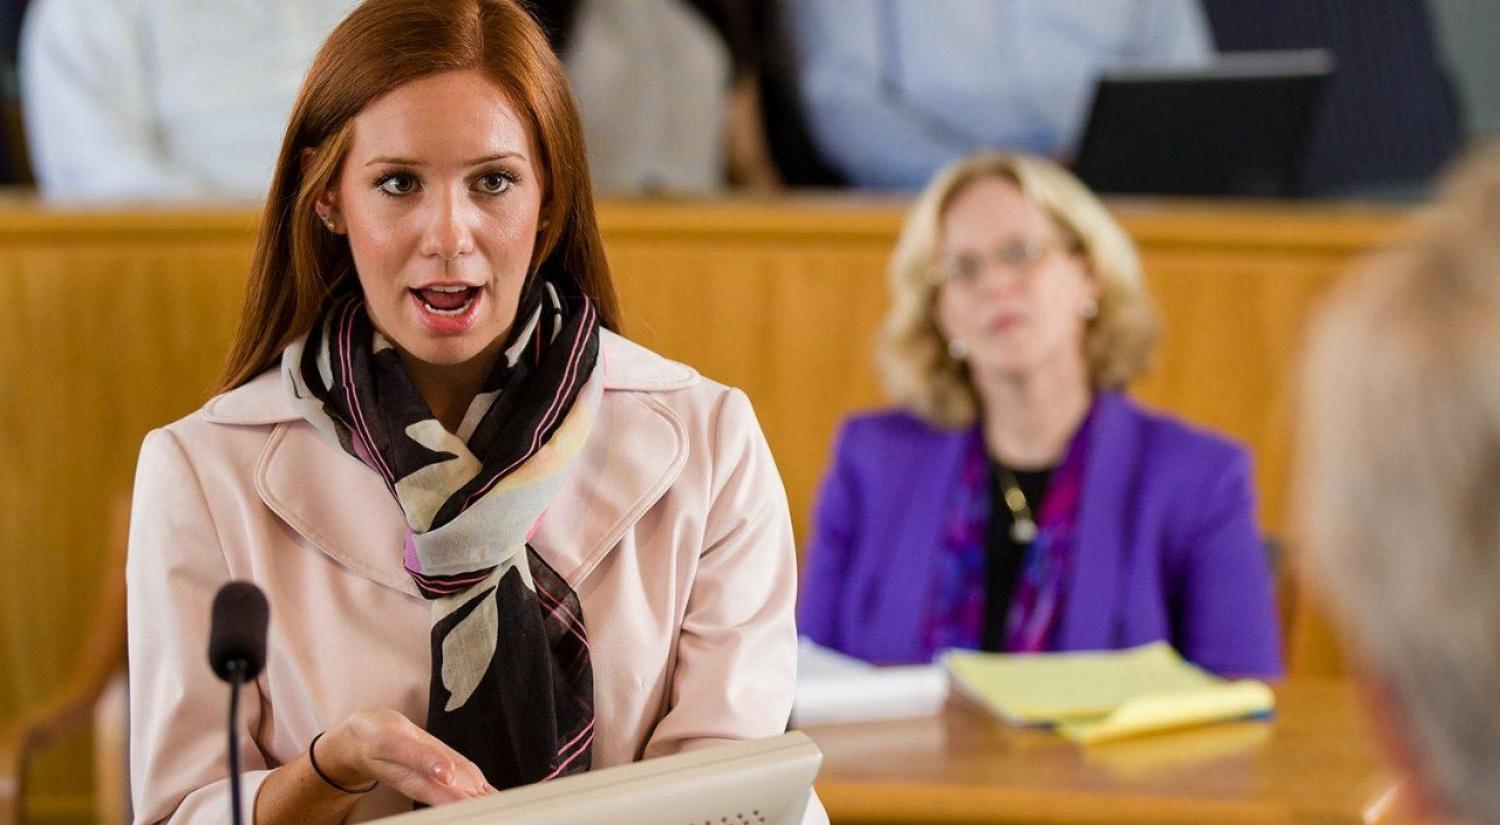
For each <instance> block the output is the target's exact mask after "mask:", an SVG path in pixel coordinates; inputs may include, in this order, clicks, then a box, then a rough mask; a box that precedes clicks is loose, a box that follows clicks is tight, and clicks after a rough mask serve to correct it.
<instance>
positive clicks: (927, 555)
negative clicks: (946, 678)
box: [874, 426, 979, 661]
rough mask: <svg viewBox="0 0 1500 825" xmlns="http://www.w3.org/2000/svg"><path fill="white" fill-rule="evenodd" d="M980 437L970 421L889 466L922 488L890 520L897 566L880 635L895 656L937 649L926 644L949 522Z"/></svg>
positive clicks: (907, 657)
mask: <svg viewBox="0 0 1500 825" xmlns="http://www.w3.org/2000/svg"><path fill="white" fill-rule="evenodd" d="M978 438H979V428H978V427H977V426H975V427H970V428H968V429H965V430H961V431H957V432H953V433H943V435H942V438H941V440H939V441H938V442H937V443H936V444H932V445H928V446H930V447H931V449H930V451H926V450H924V453H925V454H913V455H907V456H899V457H898V456H893V457H892V458H893V459H895V460H894V461H893V462H892V463H891V465H890V466H889V468H888V471H889V472H890V473H891V474H892V476H893V477H894V476H905V477H906V480H905V481H904V482H903V484H902V485H901V486H902V488H903V489H907V490H917V491H922V493H920V494H918V495H916V496H914V497H912V499H911V500H910V501H904V502H902V501H897V502H893V504H894V505H895V508H896V509H895V511H894V512H892V513H891V521H890V522H888V523H889V524H891V526H892V530H891V535H890V540H891V541H893V542H894V547H895V552H894V553H893V554H892V556H891V562H892V564H893V565H894V568H893V569H892V570H890V571H887V573H886V575H885V576H884V577H883V578H884V582H885V586H886V592H885V593H884V594H883V598H882V599H881V602H882V609H881V610H880V611H879V613H878V614H877V615H878V617H879V620H880V621H879V624H880V625H881V626H880V627H879V628H878V629H876V633H875V634H874V635H875V636H876V637H877V638H879V639H883V640H886V643H885V644H883V645H881V646H882V647H885V648H886V649H887V650H889V651H890V652H891V654H892V660H893V661H897V660H899V661H915V660H918V659H921V658H925V657H926V656H928V655H930V654H931V653H932V652H933V651H928V650H924V649H923V644H924V642H923V636H924V634H925V630H926V628H927V617H928V616H929V615H930V611H931V610H932V609H933V604H932V599H933V587H934V585H935V581H934V580H935V576H936V575H937V571H938V564H937V556H938V554H939V553H942V552H943V549H944V548H943V530H944V526H945V524H944V522H945V520H946V516H947V513H948V504H949V502H950V501H952V500H953V496H954V494H955V488H956V487H957V485H958V480H959V469H960V465H961V463H962V461H963V457H964V455H965V454H966V452H967V450H968V449H970V448H971V447H972V445H973V444H974V442H975V441H976V440H977V439H978Z"/></svg>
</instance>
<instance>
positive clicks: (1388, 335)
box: [1297, 146, 1500, 822]
mask: <svg viewBox="0 0 1500 825" xmlns="http://www.w3.org/2000/svg"><path fill="white" fill-rule="evenodd" d="M1301 389H1302V394H1301V403H1302V408H1301V419H1300V432H1299V442H1300V443H1299V445H1298V446H1299V449H1298V461H1299V470H1300V472H1299V473H1298V477H1297V482H1298V484H1299V488H1300V489H1299V495H1298V501H1299V505H1298V506H1299V513H1298V524H1299V528H1300V533H1301V542H1302V544H1303V545H1304V549H1305V554H1304V555H1305V560H1306V562H1307V565H1308V568H1309V572H1310V573H1311V574H1312V576H1313V578H1314V581H1315V585H1316V588H1317V589H1318V591H1319V592H1320V593H1321V594H1322V595H1323V596H1324V597H1325V599H1326V601H1327V603H1328V604H1329V606H1330V607H1331V608H1332V611H1333V613H1334V617H1335V619H1336V620H1337V623H1338V624H1339V626H1340V628H1341V629H1342V630H1343V631H1344V635H1345V638H1346V639H1348V640H1349V641H1350V642H1351V643H1352V644H1353V646H1354V651H1353V652H1354V654H1355V658H1356V659H1357V660H1358V661H1360V662H1361V665H1362V666H1363V667H1364V668H1366V670H1367V672H1368V673H1369V675H1371V676H1372V677H1373V678H1374V679H1376V680H1378V682H1379V683H1380V686H1381V688H1382V689H1383V692H1385V693H1387V694H1388V695H1389V696H1390V698H1391V699H1392V700H1393V703H1392V704H1393V705H1394V709H1395V710H1396V712H1397V714H1398V716H1399V720H1398V727H1399V731H1398V732H1399V733H1400V734H1401V736H1402V737H1403V738H1404V739H1405V740H1406V743H1407V744H1408V745H1409V746H1410V748H1411V751H1412V753H1413V755H1414V756H1415V757H1416V758H1417V760H1418V761H1419V762H1420V763H1421V766H1422V767H1421V770H1422V771H1423V774H1424V775H1423V777H1422V778H1423V781H1424V785H1425V786H1426V787H1427V788H1429V789H1430V790H1431V791H1432V792H1433V794H1434V795H1436V796H1438V797H1439V798H1440V799H1439V801H1440V802H1441V803H1443V804H1445V805H1447V806H1450V807H1451V809H1452V813H1453V814H1456V815H1457V816H1458V817H1460V818H1461V819H1463V820H1466V821H1469V822H1500V779H1497V778H1500V146H1492V147H1489V148H1488V149H1487V150H1485V151H1481V152H1479V153H1476V154H1475V155H1474V156H1473V157H1471V158H1470V159H1469V160H1468V161H1467V162H1466V163H1464V164H1462V165H1461V166H1459V167H1458V169H1457V170H1456V171H1455V173H1454V174H1453V175H1452V176H1451V177H1450V178H1449V181H1448V184H1447V186H1446V189H1445V191H1444V193H1443V197H1442V198H1441V199H1440V200H1439V201H1438V203H1437V204H1435V205H1434V206H1433V207H1432V208H1431V209H1430V210H1429V211H1428V212H1426V213H1425V214H1423V215H1422V216H1421V218H1420V220H1419V221H1418V223H1417V224H1416V226H1414V227H1413V231H1412V232H1411V233H1410V234H1409V235H1407V236H1404V237H1403V238H1402V239H1401V240H1400V241H1399V242H1397V243H1396V244H1395V245H1394V246H1392V247H1391V248H1390V249H1388V250H1386V251H1384V252H1382V253H1381V254H1379V255H1378V256H1376V257H1375V258H1373V259H1371V260H1370V261H1368V262H1366V263H1365V264H1364V265H1362V266H1361V267H1360V269H1359V270H1358V271H1357V272H1356V273H1355V274H1354V276H1353V277H1351V278H1350V279H1349V280H1348V281H1347V282H1346V283H1344V284H1343V285H1342V286H1341V287H1340V289H1339V290H1337V292H1336V293H1335V295H1334V296H1333V297H1332V299H1331V300H1330V301H1329V302H1328V304H1327V305H1326V306H1325V307H1324V308H1323V310H1322V312H1321V314H1320V315H1319V317H1318V318H1317V321H1316V323H1315V326H1314V328H1313V333H1312V336H1311V339H1310V341H1309V348H1308V352H1307V356H1306V361H1305V363H1304V371H1303V375H1302V388H1301Z"/></svg>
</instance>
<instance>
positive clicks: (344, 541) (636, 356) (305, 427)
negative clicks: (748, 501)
mask: <svg viewBox="0 0 1500 825" xmlns="http://www.w3.org/2000/svg"><path fill="white" fill-rule="evenodd" d="M602 344H603V346H602V352H603V355H604V358H603V367H604V369H605V370H606V372H605V393H604V400H603V402H602V404H601V406H600V412H599V419H598V421H597V422H596V423H595V427H594V431H593V433H592V434H591V435H590V436H589V440H588V442H587V443H586V444H585V446H584V449H583V452H582V453H581V454H580V456H579V461H578V465H577V466H576V467H575V468H574V471H573V473H572V474H571V475H570V476H569V478H568V480H567V482H565V483H564V485H563V487H562V489H561V490H560V491H559V493H558V496H557V498H556V499H555V500H554V501H553V504H552V507H551V508H550V509H549V510H548V511H547V513H546V515H544V516H543V517H542V522H541V524H540V526H539V527H538V529H537V531H536V533H535V534H533V536H532V540H531V542H532V546H533V547H535V548H536V550H537V552H538V553H539V554H540V555H541V556H542V557H543V558H544V559H546V560H547V563H548V564H550V565H552V568H553V569H554V570H556V571H557V572H558V574H559V575H561V576H562V577H563V578H564V579H565V580H566V581H567V582H568V583H569V584H570V585H572V586H573V587H575V588H577V586H578V585H579V583H580V582H582V580H583V579H584V578H585V577H587V576H588V574H589V573H590V572H591V571H592V570H593V569H594V568H595V567H596V566H597V565H598V563H599V562H600V560H602V559H603V558H604V556H605V555H606V554H607V553H608V551H609V550H610V549H611V548H613V547H614V546H615V545H616V544H617V543H618V542H619V541H620V539H621V537H622V536H623V535H624V534H625V532H626V531H627V530H628V529H629V528H630V526H631V525H632V524H634V523H635V522H636V521H638V520H639V519H640V517H641V515H642V514H644V513H645V512H646V511H647V510H648V509H650V507H651V506H652V505H654V504H655V503H656V502H657V501H658V500H659V499H660V498H661V497H662V495H663V494H665V493H666V491H667V489H668V488H669V487H671V485H672V482H673V481H674V480H675V479H676V478H677V475H678V474H679V473H680V472H681V470H682V467H683V465H684V464H685V462H686V461H687V453H688V450H687V435H686V432H687V431H686V428H685V426H684V425H683V423H682V421H681V420H680V419H679V418H678V416H677V415H676V414H675V413H674V412H673V411H672V410H671V409H670V408H669V407H668V406H667V405H666V404H664V403H662V402H661V400H659V399H657V398H655V397H653V395H654V393H655V392H661V391H670V390H675V389H682V388H686V387H689V386H692V385H693V384H694V383H696V381H697V380H698V378H697V374H696V373H694V372H693V371H692V370H691V369H689V368H687V367H684V366H682V365H681V364H675V363H673V362H670V361H667V360H666V359H663V358H661V357H660V356H657V355H655V354H653V353H651V352H649V351H648V350H645V349H643V348H641V347H638V346H636V345H634V344H631V343H630V342H628V341H626V340H625V339H623V338H620V337H619V336H617V335H614V334H613V333H608V332H606V333H605V334H604V338H603V340H602ZM282 392H283V391H282V388H281V381H280V377H279V374H278V373H276V372H270V373H267V374H265V375H262V376H261V377H260V378H257V379H256V380H255V381H252V382H251V383H250V384H247V385H246V386H244V387H241V388H240V389H238V390H235V391H233V392H230V393H228V394H226V395H223V396H220V397H218V398H216V399H214V400H213V401H210V402H209V404H208V405H207V406H206V408H205V411H204V412H205V416H206V417H207V418H208V419H209V420H210V421H214V422H216V423H221V424H228V425H249V426H265V425H275V428H274V430H272V432H271V435H270V437H269V438H268V439H267V440H266V445H265V447H264V448H263V449H262V451H261V455H260V460H259V462H258V463H257V466H256V469H255V490H256V493H257V494H258V495H259V496H260V498H261V500H262V501H264V502H265V504H266V506H267V507H269V508H270V509H271V511H272V512H274V513H276V515H277V516H279V517H280V518H281V519H282V520H283V521H285V522H286V523H287V525H288V526H290V527H291V528H292V529H293V530H295V531H296V532H297V533H298V534H299V535H301V536H302V537H304V538H305V539H306V540H307V541H308V542H309V543H311V544H312V545H313V546H315V547H317V548H318V549H319V550H321V551H322V552H323V553H325V554H326V555H328V556H329V557H330V558H332V559H333V560H334V561H336V562H338V563H339V564H340V565H342V566H343V567H345V568H347V569H348V570H350V571H352V572H354V573H356V574H358V575H360V576H363V577H365V578H367V579H370V580H371V581H374V582H377V583H379V584H382V585H385V586H386V587H390V588H392V589H394V590H397V591H400V592H402V593H405V594H408V595H410V596H412V597H413V598H420V596H419V594H418V592H417V589H416V586H415V585H414V584H413V583H412V580H411V577H410V576H409V575H407V573H406V570H405V568H404V567H403V565H402V550H403V543H404V539H405V529H406V522H405V519H404V517H403V516H402V514H401V509H400V507H399V506H397V504H396V502H395V499H394V498H392V496H391V494H390V491H389V490H387V489H386V487H385V485H384V484H383V483H382V482H381V480H380V477H379V476H378V475H376V474H375V473H374V472H373V471H372V470H370V469H369V468H368V467H366V466H365V465H363V464H362V463H360V462H359V461H358V460H356V459H355V458H354V457H353V456H350V455H349V454H348V453H346V452H344V451H343V449H341V448H340V447H338V446H337V445H335V444H332V443H330V442H329V441H327V440H325V439H324V438H323V437H322V436H321V435H320V434H319V433H318V432H317V431H316V430H315V429H313V427H312V425H310V424H308V423H307V422H305V421H303V420H301V419H300V418H299V417H298V416H297V415H296V413H295V411H293V410H292V407H291V405H290V404H288V403H287V402H286V400H285V399H284V397H283V396H282ZM621 433H629V437H628V438H627V437H618V436H619V435H620V434H621Z"/></svg>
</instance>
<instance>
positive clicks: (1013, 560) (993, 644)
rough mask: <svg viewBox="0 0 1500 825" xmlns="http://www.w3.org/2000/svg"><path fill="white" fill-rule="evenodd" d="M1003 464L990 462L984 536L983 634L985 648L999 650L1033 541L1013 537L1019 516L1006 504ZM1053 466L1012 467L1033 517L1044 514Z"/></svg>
mask: <svg viewBox="0 0 1500 825" xmlns="http://www.w3.org/2000/svg"><path fill="white" fill-rule="evenodd" d="M1000 467H1001V465H999V464H997V463H995V462H993V461H991V462H990V474H989V475H990V482H989V483H990V523H989V526H988V529H987V530H986V533H985V538H984V555H985V565H984V631H983V633H982V635H981V636H980V638H979V646H980V648H981V649H983V650H996V651H998V650H1000V649H1001V648H1003V647H1004V646H1005V632H1006V626H1005V620H1006V617H1007V615H1008V614H1009V613H1010V599H1011V596H1012V595H1013V594H1014V593H1015V591H1016V582H1018V581H1020V579H1021V566H1022V563H1023V562H1025V560H1026V551H1027V550H1029V549H1030V548H1031V543H1030V542H1027V543H1025V544H1017V543H1016V541H1015V540H1014V539H1012V538H1011V537H1010V528H1011V525H1012V524H1014V523H1015V517H1014V516H1013V515H1011V512H1010V508H1009V507H1007V506H1005V495H1004V491H1003V489H1002V488H1001V486H1000ZM1052 469H1053V468H1051V467H1047V468H1045V469H1041V470H1012V471H1011V472H1012V473H1014V474H1015V477H1016V483H1017V484H1019V485H1020V486H1021V492H1022V493H1023V494H1024V495H1025V496H1026V506H1027V507H1028V508H1030V510H1031V518H1032V520H1033V521H1035V520H1037V519H1039V518H1041V515H1042V500H1043V498H1044V497H1045V496H1046V494H1047V482H1048V481H1049V480H1051V478H1052Z"/></svg>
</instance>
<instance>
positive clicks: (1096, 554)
mask: <svg viewBox="0 0 1500 825" xmlns="http://www.w3.org/2000/svg"><path fill="white" fill-rule="evenodd" d="M1094 415H1095V418H1094V425H1093V431H1092V432H1091V433H1090V434H1089V439H1090V443H1089V445H1088V451H1089V452H1088V457H1087V463H1086V464H1085V465H1084V478H1083V498H1082V500H1081V501H1080V502H1079V511H1078V539H1077V542H1076V544H1075V550H1074V552H1075V554H1076V555H1075V557H1074V559H1073V565H1072V570H1071V571H1070V573H1069V576H1068V582H1067V593H1066V599H1067V602H1066V604H1065V605H1064V607H1063V623H1062V626H1061V627H1060V628H1059V630H1058V637H1057V640H1056V642H1057V646H1058V649H1060V650H1099V649H1104V648H1111V647H1114V637H1115V635H1116V634H1115V631H1116V628H1115V627H1114V624H1115V617H1116V616H1117V615H1118V613H1119V609H1118V608H1119V602H1120V600H1121V599H1123V598H1124V588H1123V587H1121V583H1120V578H1121V576H1122V575H1123V570H1124V560H1123V559H1122V558H1121V555H1122V549H1123V547H1124V536H1123V534H1122V533H1123V530H1124V529H1125V520H1126V518H1127V517H1128V515H1127V514H1126V513H1125V512H1124V511H1123V506H1124V501H1125V498H1126V495H1127V493H1128V492H1129V491H1128V487H1129V485H1130V484H1131V483H1132V482H1131V480H1132V479H1133V478H1134V476H1135V467H1136V465H1137V464H1138V463H1139V462H1140V459H1141V456H1140V455H1139V433H1138V432H1137V429H1136V426H1135V417H1134V415H1133V414H1132V412H1131V410H1130V407H1129V406H1128V404H1127V403H1126V402H1125V400H1124V399H1123V398H1121V397H1120V396H1119V395H1117V394H1115V393H1101V394H1100V395H1099V399H1098V402H1097V408H1096V409H1095V411H1094Z"/></svg>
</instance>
